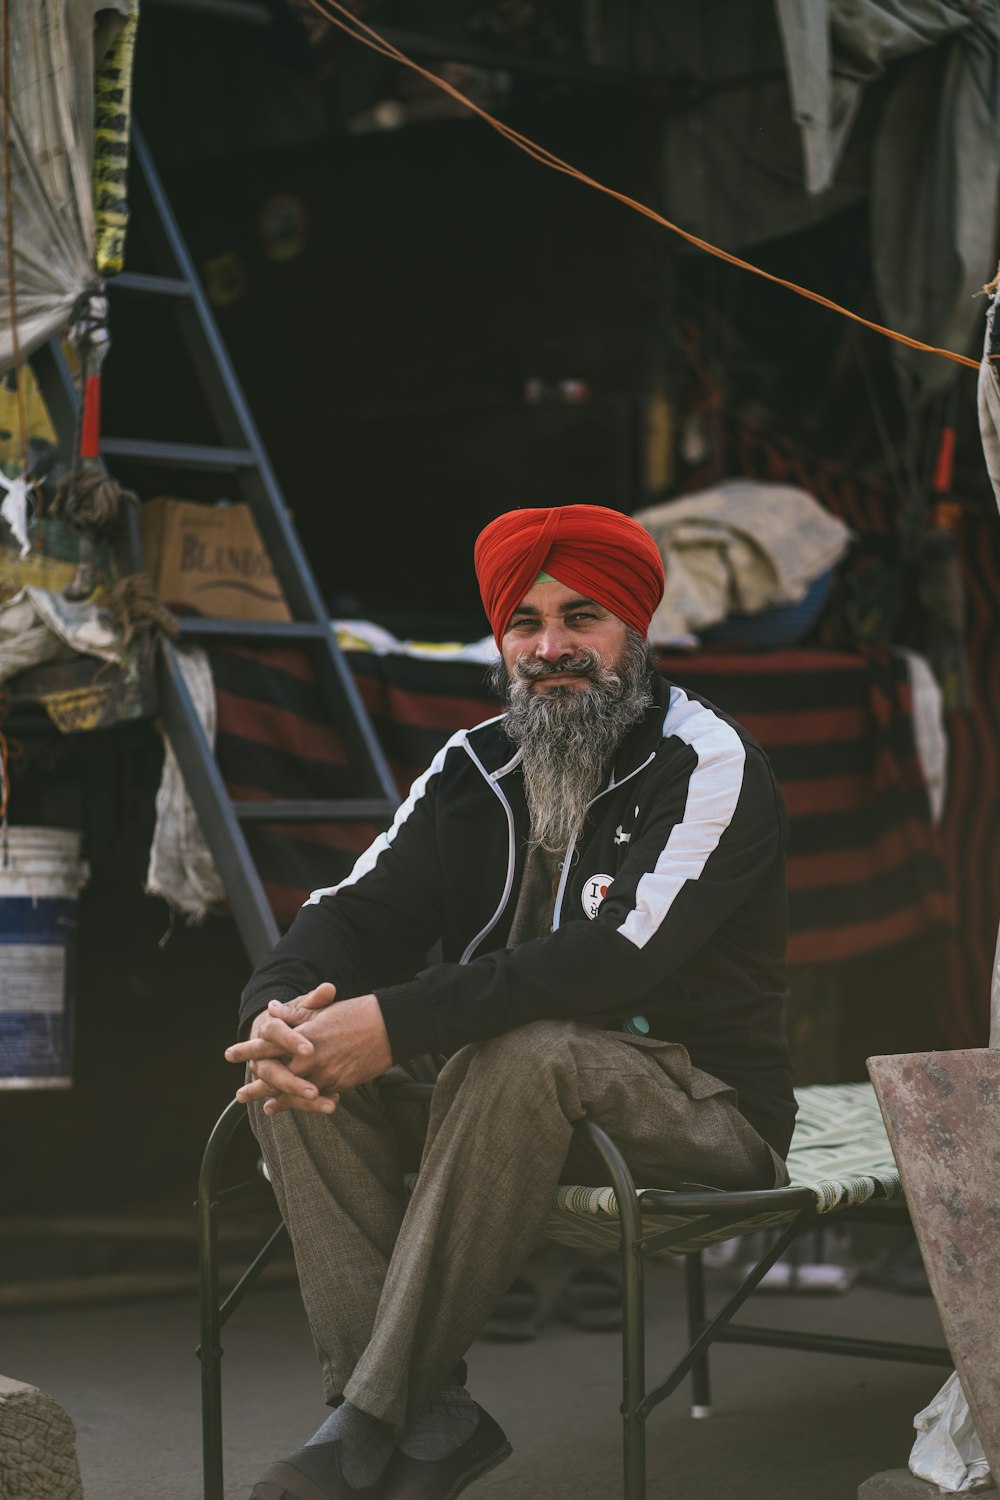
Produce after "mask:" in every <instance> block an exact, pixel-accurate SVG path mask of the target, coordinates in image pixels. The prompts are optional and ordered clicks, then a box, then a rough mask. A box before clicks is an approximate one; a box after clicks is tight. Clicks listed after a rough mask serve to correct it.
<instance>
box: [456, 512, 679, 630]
mask: <svg viewBox="0 0 1000 1500" xmlns="http://www.w3.org/2000/svg"><path fill="white" fill-rule="evenodd" d="M475 563H476V577H477V578H478V579H479V592H480V593H481V594H482V596H483V605H484V607H485V609H486V614H487V617H488V619H489V622H490V625H491V626H492V627H493V634H494V636H495V638H496V642H497V645H499V644H500V641H501V638H502V637H503V635H504V633H505V631H506V629H507V627H508V625H509V624H510V620H511V616H512V615H513V613H514V611H515V609H516V608H517V606H518V605H519V604H520V603H521V600H522V599H523V598H524V596H525V594H526V593H527V592H528V590H529V589H530V588H531V586H532V584H533V583H534V581H535V579H536V578H537V577H538V575H539V573H541V572H546V573H551V574H552V576H553V578H556V579H558V581H559V582H560V583H563V584H565V585H566V587H567V588H571V589H579V590H580V593H581V594H583V595H585V596H586V597H587V598H588V599H593V600H594V601H595V602H596V603H597V604H603V605H604V607H605V609H609V610H610V611H611V613H612V614H613V615H617V616H618V618H619V620H624V622H625V624H626V625H631V627H632V629H633V630H635V631H636V632H637V633H638V634H639V635H641V636H645V635H647V634H648V632H649V622H650V620H651V619H652V618H653V611H654V610H655V608H656V606H657V605H658V604H659V602H660V599H661V598H662V596H663V559H662V558H661V556H660V549H659V548H658V547H657V545H656V543H655V542H654V541H653V538H652V537H651V536H650V534H649V532H648V531H646V530H644V529H643V527H641V526H640V525H639V523H638V521H633V520H632V517H631V516H625V515H622V513H621V511H618V510H609V509H608V508H607V506H605V505H553V506H551V507H546V508H544V509H541V510H509V511H507V513H506V515H503V516H497V518H496V520H495V521H491V522H490V524H489V525H488V526H487V527H485V528H484V529H483V530H482V531H481V532H480V533H479V536H478V538H477V539H476V550H475Z"/></svg>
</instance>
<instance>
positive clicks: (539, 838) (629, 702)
mask: <svg viewBox="0 0 1000 1500" xmlns="http://www.w3.org/2000/svg"><path fill="white" fill-rule="evenodd" d="M648 671H649V665H648V652H647V646H646V642H645V641H644V640H643V639H642V637H641V636H639V635H637V634H636V633H635V632H634V631H632V630H630V631H629V634H628V642H627V644H626V646H625V650H624V653H623V655H622V659H621V661H620V662H619V663H618V669H617V671H610V670H609V669H608V668H607V667H605V666H604V665H603V663H602V662H601V660H600V658H599V657H598V656H597V653H596V652H594V651H591V650H590V649H589V648H584V649H583V650H582V651H581V652H579V653H578V655H577V656H575V657H574V658H573V659H572V661H571V662H569V663H568V664H567V663H566V662H558V663H552V662H543V661H536V660H532V659H530V658H529V657H527V656H521V657H518V659H517V662H516V663H515V667H514V671H513V673H512V674H511V675H510V677H509V678H507V680H506V683H505V682H504V679H505V678H506V677H507V674H506V670H505V668H504V666H503V663H502V662H500V663H498V665H497V668H495V669H494V686H496V687H497V688H499V689H501V690H502V689H503V687H504V686H506V696H507V702H508V704H509V705H510V707H509V711H508V714H507V718H506V720H505V728H506V731H507V734H508V735H509V737H510V738H511V739H512V740H513V741H514V743H515V745H519V746H520V747H521V750H522V752H523V754H522V759H521V769H522V772H523V774H524V790H525V795H526V797H527V800H528V811H529V813H530V815H531V843H532V846H538V847H540V848H542V849H547V850H548V851H549V852H550V853H553V854H563V853H565V851H566V849H567V848H568V847H569V844H570V842H571V841H572V840H573V839H574V838H575V837H576V836H577V835H578V834H579V832H580V830H581V828H582V827H583V820H584V818H585V817H586V815H587V808H588V806H589V805H590V803H591V801H592V800H593V798H594V797H595V796H596V795H597V793H598V792H599V791H600V790H601V787H602V785H603V782H604V778H605V775H606V773H607V771H608V769H609V767H610V765H611V762H612V761H613V759H614V756H615V753H616V752H617V750H618V747H619V745H620V744H621V742H622V740H623V739H624V738H625V735H626V734H627V733H628V731H629V730H630V729H631V728H632V726H633V725H634V724H637V723H638V722H639V720H640V719H641V718H642V716H643V714H644V713H645V711H646V709H647V708H648V707H649V705H650V703H652V701H653V699H652V695H651V693H650V691H649V684H648ZM567 672H572V673H578V674H579V675H580V676H582V677H585V678H587V680H588V683H589V685H588V686H587V687H586V688H576V687H574V686H572V685H571V684H569V683H565V684H556V686H554V687H551V688H549V689H548V690H547V691H546V692H538V691H536V690H535V689H534V687H533V686H532V684H533V683H535V682H538V681H539V680H542V679H544V678H545V677H546V676H552V675H554V674H556V673H558V674H560V675H563V674H565V673H567Z"/></svg>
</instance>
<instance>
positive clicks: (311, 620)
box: [101, 129, 399, 963]
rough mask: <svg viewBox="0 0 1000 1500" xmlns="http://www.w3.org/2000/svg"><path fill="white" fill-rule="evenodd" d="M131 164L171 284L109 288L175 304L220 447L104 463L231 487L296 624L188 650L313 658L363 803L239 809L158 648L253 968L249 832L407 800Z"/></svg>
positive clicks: (215, 636) (130, 446)
mask: <svg viewBox="0 0 1000 1500" xmlns="http://www.w3.org/2000/svg"><path fill="white" fill-rule="evenodd" d="M132 153H133V155H132V160H133V169H132V192H133V196H136V197H138V198H139V203H140V211H141V212H142V213H143V214H144V227H145V228H147V229H149V230H150V232H151V236H150V237H151V239H153V241H154V250H155V254H156V262H157V264H159V265H162V266H163V268H164V271H165V272H167V274H163V275H146V274H140V273H127V272H125V273H122V274H121V275H119V276H116V277H114V278H112V280H111V281H109V283H108V287H109V290H110V291H111V293H112V296H113V298H114V300H115V302H116V303H119V298H120V297H122V298H123V297H126V296H128V297H132V296H136V295H139V296H152V297H159V298H169V299H170V300H171V303H172V305H173V309H174V312H175V316H176V319H177V323H178V326H179V328H180V331H181V334H182V336H183V339H184V343H185V344H186V346H187V349H188V353H189V354H190V356H191V359H192V361H193V363H194V367H195V370H196V371H197V373H198V377H199V380H200V383H201V386H202V390H203V393H204V396H205V399H206V403H207V406H208V409H209V411H210V413H211V415H212V418H213V420H214V422H215V425H216V428H217V430H218V432H219V434H220V437H221V445H220V446H217V447H216V446H206V445H202V444H188V443H174V442H158V441H155V440H152V441H150V440H146V439H135V438H124V437H122V438H119V437H108V438H105V439H104V440H103V442H102V445H101V446H102V454H103V456H104V457H105V458H106V459H108V460H109V461H110V462H112V463H113V462H114V460H115V459H116V458H119V459H122V460H127V461H128V462H129V463H130V464H135V463H149V464H155V465H160V466H164V465H166V466H171V467H176V468H178V469H181V470H187V471H192V470H202V471H218V472H219V473H224V474H226V475H228V476H234V477H235V481H236V487H237V490H238V493H239V497H240V498H241V499H242V500H244V501H245V502H246V503H247V504H248V505H249V507H250V509H251V511H252V514H253V517H254V520H255V521H256V523H257V528H258V530H259V532H260V535H261V539H262V540H263V543H264V546H265V548H266V550H267V553H268V555H269V558H270V561H271V565H272V567H273V568H274V572H275V576H276V577H277V579H278V581H279V583H280V584H281V588H282V590H283V592H284V595H285V599H286V601H287V603H288V607H289V610H290V611H291V614H292V616H293V618H292V620H290V621H261V620H228V619H201V618H194V617H181V639H182V640H183V641H190V642H197V643H199V644H205V645H210V644H211V643H212V642H219V643H221V642H223V641H226V642H231V641H238V642H240V643H242V644H244V645H245V644H247V643H257V644H261V645H266V644H272V645H273V644H274V643H276V642H280V643H282V644H286V645H292V644H294V645H299V646H301V647H302V648H303V650H305V651H306V653H307V654H308V656H309V659H310V661H311V664H312V666H313V669H314V671H315V674H316V683H317V688H318V690H319V693H320V695H321V699H322V702H323V705H324V707H325V710H326V713H327V715H328V719H329V722H330V723H331V724H332V725H333V726H334V727H335V728H336V729H337V731H338V733H339V734H340V736H341V738H342V740H343V742H344V749H345V752H346V756H347V761H348V765H349V767H350V768H351V770H352V771H353V773H354V775H355V777H356V779H357V782H358V786H359V789H360V791H361V793H362V795H361V796H359V797H357V798H352V799H343V798H341V799H336V800H329V801H326V800H324V801H317V800H304V799H297V800H288V801H267V802H265V801H253V802H234V801H232V799H231V798H230V797H229V794H228V792H227V790H226V787H225V783H224V782H223V779H222V776H221V774H220V771H219V767H218V765H217V763H216V761H215V757H214V755H213V753H212V750H211V748H210V747H209V743H208V740H207V738H206V736H205V734H204V731H203V729H202V727H201V724H200V722H199V719H198V715H197V713H196V711H195V708H194V704H193V702H192V700H191V697H190V694H189V693H188V690H187V686H186V684H185V682H184V678H183V676H182V674H181V669H180V663H179V661H178V655H177V651H176V649H175V647H174V646H173V645H172V644H171V643H170V642H169V641H168V640H166V639H163V640H161V656H160V661H159V667H158V693H159V704H160V718H161V720H162V723H163V727H164V730H165V731H166V733H167V735H168V736H169V738H170V742H171V744H172V746H173V750H174V753H175V755H176V757H177V761H178V764H179V766H180V770H181V774H182V775H183V777H184V781H185V784H186V786H187V789H188V793H189V795H190V797H191V801H192V803H193V805H194V808H195V811H196V812H197V815H198V821H199V823H200V824H201V828H202V832H203V834H204V836H205V839H206V842H207V843H208V846H209V848H210V850H211V852H212V857H213V859H214V860H215V864H216V868H217V869H218V872H219V875H220V877H221V879H222V882H223V884H224V886H225V889H226V894H227V896H228V898H229V903H230V908H231V910H232V914H233V917H234V919H235V921H236V926H237V929H238V931H239V934H240V937H241V939H242V941H243V945H244V947H245V948H246V951H247V954H248V955H249V957H250V960H251V962H253V963H257V962H258V961H259V960H260V959H261V958H262V957H263V956H264V955H265V954H266V953H267V952H268V951H269V950H270V949H271V947H272V946H273V945H274V943H275V942H276V940H277V938H278V936H279V930H278V924H277V922H276V920H275V917H274V914H273V912H272V910H271V907H270V905H269V903H268V900H267V897H266V895H265V893H264V888H263V885H262V884H261V880H260V877H259V875H258V873H257V870H256V867H255V865H254V861H253V857H252V855H251V853H250V849H249V847H248V844H247V840H246V837H245V836H244V832H243V827H242V825H243V824H244V823H246V822H249V821H251V820H254V821H257V822H276V821H280V822H283V823H289V822H327V823H330V822H374V823H380V824H385V823H386V822H388V821H389V820H390V819H391V817H392V814H393V812H394V810H395V808H396V806H397V803H398V800H399V799H398V795H397V791H396V787H395V783H394V781H393V778H392V773H391V772H390V770H389V766H388V763H387V761H386V759H385V756H384V754H383V752H382V748H381V746H380V744H379V742H378V740H377V738H376V736H375V731H374V729H373V728H372V725H371V721H370V720H369V718H368V713H367V711H366V709H365V706H364V704H363V702H362V700H361V697H360V695H359V693H358V689H357V687H356V685H355V682H354V679H353V677H352V676H351V673H350V670H349V668H348V666H347V663H346V662H345V660H344V657H343V654H342V652H341V651H340V648H339V647H338V645H337V641H336V637H335V635H334V632H333V628H332V626H331V624H330V621H329V618H328V613H327V610H326V607H325V605H324V603H323V599H322V596H321V594H320V592H319V589H318V587H317V584H316V581H315V578H314V577H313V573H312V569H311V568H310V565H309V561H308V559H307V557H306V554H305V552H304V550H303V547H302V544H301V542H300V540H299V537H298V535H297V533H296V531H295V528H294V525H293V524H292V521H291V520H290V518H289V515H288V510H287V508H286V504H285V500H284V497H283V495H282V492H281V489H280V487H279V485H278V481H277V478H276V476H275V474H274V471H273V469H272V468H271V464H270V461H269V459H268V455H267V453H266V451H265V449H264V446H263V443H262V442H261V438H260V434H259V433H258V431H257V427H256V424H255V422H254V420H253V417H252V416H251V413H250V409H249V407H248V405H247V401H246V398H245V396H244V394H243V391H242V389H241V387H240V383H239V380H238V378H237V376H236V372H235V370H234V369H233V366H232V363H231V361H230V359H229V355H228V353H227V351H226V348H225V345H224V344H223V342H222V339H221V336H220V334H219V330H218V327H217V326H216V322H215V318H214V316H213V314H212V310H211V306H210V304H209V302H208V298H207V297H206V295H205V292H204V289H203V288H202V286H201V284H200V282H199V280H198V276H197V272H196V270H195V267H194V263H193V261H192V259H191V256H190V254H189V252H188V249H187V246H186V244H185V243H184V239H183V236H182V235H181V232H180V229H179V227H178V224H177V221H176V219H175V217H174V214H173V211H172V209H171V207H170V203H169V201H168V199H167V196H166V194H165V192H164V190H163V186H162V184H161V182H160V179H159V176H158V175H157V172H156V169H155V167H154V165H153V161H152V157H151V156H150V153H149V150H148V147H147V146H146V143H145V141H144V140H143V137H142V135H141V133H140V131H139V130H138V129H135V131H134V134H133V142H132ZM119 305H120V304H119Z"/></svg>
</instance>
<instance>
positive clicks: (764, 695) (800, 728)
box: [212, 648, 953, 964]
mask: <svg viewBox="0 0 1000 1500" xmlns="http://www.w3.org/2000/svg"><path fill="white" fill-rule="evenodd" d="M212 657H213V670H214V673H215V679H216V691H217V698H218V740H217V753H218V758H219V763H220V765H221V767H222V772H223V775H224V777H225V779H226V782H227V785H228V787H229V790H230V793H231V795H232V796H233V797H234V798H237V799H241V798H270V797H292V796H300V797H330V796H338V795H344V796H349V795H351V794H352V792H354V793H355V794H356V791H357V789H356V787H354V786H353V785H352V783H351V777H350V775H349V773H348V771H347V768H346V765H345V758H344V754H343V748H342V746H341V744H340V740H339V738H338V736H337V735H336V734H335V732H333V731H332V730H330V729H329V727H327V726H325V725H324V723H323V715H322V712H321V710H320V706H319V702H318V698H317V695H316V692H315V689H314V685H313V682H312V677H311V672H310V668H309V665H308V662H307V661H306V659H305V658H304V657H303V656H302V655H301V654H300V653H297V652H294V651H288V650H285V649H281V648H277V649H274V650H271V651H266V652H257V651H244V650H236V649H227V650H221V649H220V650H217V651H214V652H213V654H212ZM348 660H349V662H350V665H351V668H352V670H353V672H354V674H355V678H356V680H357V682H358V685H359V687H360V690H361V693H362V696H363V698H364V701H365V704H366V706H367V708H368V710H369V713H370V714H371V716H372V720H373V722H374V724H375V727H376V730H377V732H378V734H379V736H380V739H381V741H382V743H383V746H384V748H385V751H386V754H387V756H388V758H389V761H390V764H391V766H392V768H393V772H394V774H395V776H396V778H397V780H398V783H399V787H400V791H401V792H405V790H406V789H407V788H408V786H409V784H410V782H411V781H412V780H413V778H414V777H415V776H417V775H419V774H420V772H421V771H422V770H423V769H424V768H425V767H426V765H427V764H428V762H429V761H430V760H431V758H432V757H433V755H434V753H435V751H436V750H437V749H438V748H439V747H440V745H441V744H442V743H443V742H444V741H445V740H446V739H447V738H448V736H449V735H450V734H452V733H453V732H454V730H456V729H460V728H463V727H471V726H472V725H473V724H476V723H479V722H480V721H481V720H482V719H485V718H488V717H490V716H491V715H492V714H494V713H496V712H497V704H496V703H495V701H494V700H493V699H491V697H490V696H489V692H488V689H487V687H486V685H485V671H484V669H483V667H481V666H478V665H475V664H470V663H466V662H455V661H438V660H433V659H430V660H428V659H423V658H419V659H418V658H414V657H408V656H377V655H375V654H374V653H367V652H355V653H351V654H349V657H348ZM658 665H659V667H660V669H661V671H662V672H663V673H664V675H665V676H666V677H667V678H669V679H670V680H672V681H676V682H678V683H680V684H681V685H682V686H684V687H685V688H691V689H693V690H694V691H695V692H698V693H701V694H703V695H704V696H705V697H706V698H709V699H710V700H711V701H712V702H714V703H716V704H718V706H719V707H720V708H722V709H724V710H725V711H726V712H728V713H730V714H732V715H733V717H734V718H736V719H739V720H740V722H741V723H743V724H745V725H746V726H747V728H748V729H749V730H750V731H751V732H752V733H753V734H755V735H756V736H757V738H758V739H759V740H760V741H761V743H762V744H763V746H764V748H765V749H766V750H767V751H768V754H769V755H770V757H771V760H772V763H773V765H774V768H775V772H776V774H777V776H778V780H779V782H780V783H781V787H782V790H783V792H784V795H785V799H786V801H787V804H788V809H789V815H790V857H789V866H788V876H789V902H790V918H791V941H790V947H789V958H790V961H791V962H792V963H796V964H812V963H822V962H827V961H831V960H834V961H836V960H847V959H853V958H858V957H860V956H862V955H865V954H868V953H872V952H876V951H879V950H882V949H885V948H887V947H889V946H891V945H893V944H896V943H899V942H902V941H904V940H906V939H909V938H913V937H916V936H918V935H920V934H923V933H926V932H927V931H928V930H929V929H931V928H934V927H938V928H940V927H942V926H946V925H947V924H948V923H950V922H951V921H952V920H953V911H952V903H951V897H950V894H949V887H948V881H947V875H946V871H945V865H944V861H943V858H942V851H941V849H940V846H939V843H938V840H937V837H936V833H935V830H934V828H933V826H932V823H931V819H930V813H929V809H928V804H927V796H926V792H925V789H924V784H923V779H922V777H921V773H920V768H919V765H918V763H917V759H916V753H915V749H914V742H913V733H912V721H911V705H910V696H909V686H908V680H907V674H906V668H905V665H904V664H903V663H902V662H901V661H900V660H898V659H896V658H894V657H892V656H890V655H888V654H887V653H877V652H867V653H864V654H862V653H847V652H833V651H823V650H788V651H780V652H762V653H752V652H734V651H731V650H727V651H714V652H713V651H705V652H699V653H696V654H693V655H689V654H677V655H661V657H660V658H659V659H658ZM250 830H251V832H250V836H251V839H252V846H253V849H254V854H255V858H256V859H257V862H258V867H259V869H260V871H261V875H262V878H263V880H264V883H265V887H266V889H267V892H268V896H269V899H270V901H271V903H272V905H273V907H274V910H275V912H276V914H277V916H278V917H279V920H282V921H288V920H290V919H291V917H292V916H293V915H294V914H295V911H296V910H297V908H298V906H299V905H300V904H301V902H302V900H303V899H304V897H305V895H306V894H307V892H308V891H309V890H311V889H314V888H315V887H316V886H320V885H329V884H332V883H333V882H334V881H336V880H337V879H339V878H340V877H341V876H343V875H344V874H345V873H346V872H347V871H348V870H349V868H350V866H351V864H352V863H353V860H354V858H355V856H356V855H357V854H358V853H359V852H361V850H363V849H365V848H366V847H367V845H368V844H369V843H370V841H371V839H372V838H373V837H374V835H375V832H376V831H377V830H375V829H374V828H372V827H369V826H361V825H340V826H339V827H337V826H329V825H324V826H314V825H313V826H308V827H303V826H302V825H289V826H286V827H278V826H274V825H271V826H265V827H260V828H258V827H255V826H254V825H250Z"/></svg>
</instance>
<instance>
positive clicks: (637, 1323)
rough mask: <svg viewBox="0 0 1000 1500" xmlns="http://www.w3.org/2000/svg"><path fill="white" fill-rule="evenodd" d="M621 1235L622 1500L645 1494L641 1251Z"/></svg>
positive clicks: (636, 1499) (638, 1499)
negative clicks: (623, 1484) (623, 1496)
mask: <svg viewBox="0 0 1000 1500" xmlns="http://www.w3.org/2000/svg"><path fill="white" fill-rule="evenodd" d="M630 1238H631V1236H628V1235H625V1234H623V1235H622V1243H621V1258H622V1443H623V1457H624V1470H625V1472H624V1481H625V1500H645V1496H646V1414H645V1412H643V1411H642V1409H641V1408H642V1402H643V1399H644V1397H645V1394H646V1350H645V1333H646V1308H645V1300H646V1289H645V1274H644V1273H645V1266H644V1264H643V1259H642V1250H641V1249H640V1248H639V1247H638V1246H636V1245H630V1244H629V1243H628V1240H629V1239H630Z"/></svg>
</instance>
